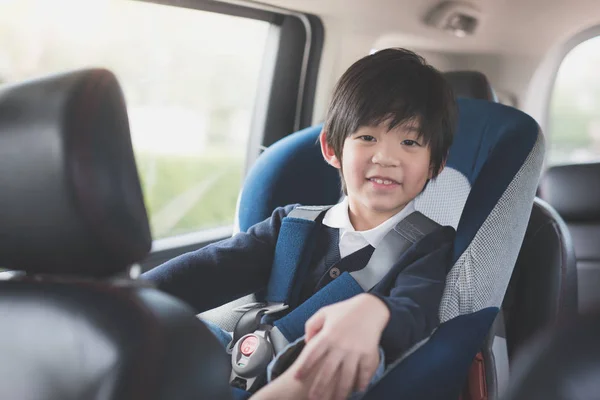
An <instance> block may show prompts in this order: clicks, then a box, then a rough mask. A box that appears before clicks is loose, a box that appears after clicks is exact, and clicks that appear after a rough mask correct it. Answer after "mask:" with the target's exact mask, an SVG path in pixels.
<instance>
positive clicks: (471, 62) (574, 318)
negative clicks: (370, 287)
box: [0, 0, 600, 400]
mask: <svg viewBox="0 0 600 400" xmlns="http://www.w3.org/2000/svg"><path fill="white" fill-rule="evenodd" d="M84 3H85V4H84ZM0 32H1V34H0V188H1V192H2V194H1V195H0V216H1V218H0V222H1V224H0V239H1V240H0V321H1V322H0V324H1V325H2V327H3V329H2V330H1V332H2V333H1V334H0V338H2V339H3V340H1V341H0V343H1V344H0V346H1V347H2V351H1V354H3V357H2V358H1V360H2V361H0V398H2V399H4V398H6V399H19V400H54V399H66V400H70V399H73V400H75V399H111V400H112V399H114V400H117V399H197V398H206V399H241V398H251V397H250V396H251V394H250V393H248V392H246V391H244V390H240V389H237V388H236V389H232V388H231V387H230V385H229V382H228V377H229V376H230V371H231V357H230V356H228V355H223V353H222V352H220V351H219V346H218V343H217V342H216V339H215V338H214V337H213V336H212V335H211V334H210V332H209V331H208V330H207V329H206V328H205V326H204V325H203V324H202V323H201V322H200V321H199V319H203V320H208V321H211V322H213V323H215V324H217V325H218V326H220V327H221V328H223V329H225V330H227V331H234V329H235V327H236V323H237V322H238V320H239V319H240V313H239V310H240V307H241V306H247V305H248V304H251V303H255V302H260V301H262V298H261V294H260V293H243V294H242V295H240V296H239V298H237V299H226V301H225V302H224V303H225V304H223V305H221V306H219V307H217V308H213V309H210V310H197V309H195V308H194V307H192V306H190V305H189V304H187V301H186V299H185V298H175V297H173V296H171V295H170V294H168V293H164V292H162V291H160V290H158V289H156V288H155V287H153V286H152V285H151V284H150V283H149V282H147V281H145V280H143V279H139V276H140V273H142V272H147V271H151V270H152V269H153V268H154V267H156V266H158V265H160V264H162V263H163V262H165V261H168V260H169V259H172V258H173V257H176V256H177V255H180V254H184V253H186V252H189V251H194V250H197V249H200V248H202V247H204V246H209V245H210V244H211V243H214V242H216V241H219V240H222V239H226V238H228V237H231V236H232V235H235V234H236V233H237V232H245V231H247V230H248V229H249V228H250V227H251V226H253V225H254V224H256V223H259V222H261V221H263V220H265V219H266V218H268V217H269V216H270V215H271V213H272V211H273V210H274V209H275V208H276V207H279V206H284V205H287V204H303V205H315V206H316V205H331V204H336V203H337V202H338V201H339V200H340V197H341V189H340V177H339V174H338V172H337V171H336V170H335V169H333V168H331V167H330V166H329V165H328V164H327V163H326V162H325V161H324V160H323V157H322V154H321V150H320V148H319V144H318V137H319V134H320V133H321V130H322V128H323V122H324V120H325V116H326V112H327V106H328V102H329V101H330V97H331V94H332V91H333V88H334V85H335V83H336V81H337V79H338V78H339V77H340V76H341V74H342V73H343V72H344V71H345V70H346V68H348V66H350V65H351V64H352V63H353V62H355V61H356V60H358V59H360V58H361V57H364V56H366V55H368V54H372V53H374V52H376V51H378V50H382V49H386V48H390V47H402V48H407V49H410V50H412V51H415V52H416V53H418V54H419V55H421V56H423V57H424V58H425V60H426V61H427V62H428V63H430V64H431V65H433V66H434V67H435V68H437V69H438V70H440V71H441V72H443V75H444V77H445V79H446V80H447V81H448V82H449V83H450V85H451V87H452V89H453V92H454V95H455V97H456V99H457V104H458V113H459V114H458V116H459V118H458V125H457V132H456V135H455V138H454V142H453V145H452V148H451V150H450V154H449V158H448V162H447V164H446V167H445V168H444V170H443V172H442V174H441V175H440V176H439V177H438V178H436V179H435V180H433V181H432V182H430V184H429V185H428V186H427V188H426V190H425V191H424V192H423V193H422V194H421V195H420V196H419V197H418V198H417V199H416V203H415V204H416V209H417V211H420V212H421V213H423V214H424V215H426V216H427V217H429V218H431V219H433V220H434V221H436V222H437V223H439V224H441V225H450V226H452V227H454V228H455V229H456V240H455V243H454V248H453V258H452V268H451V269H450V271H449V273H448V277H447V280H446V287H445V290H444V294H443V297H442V302H441V304H440V309H439V316H440V326H439V327H438V328H437V329H436V330H435V331H434V332H433V334H432V335H431V336H430V337H429V338H428V339H427V340H425V341H424V342H421V343H419V344H418V345H416V346H415V347H413V348H412V349H411V350H410V351H408V352H406V354H404V355H403V356H402V357H401V358H400V359H398V360H397V361H395V362H394V363H392V364H390V365H388V366H387V369H386V373H385V375H384V377H383V378H382V379H381V380H379V381H378V382H377V383H376V384H375V385H374V386H372V387H370V388H369V390H368V391H367V392H366V393H364V395H363V396H362V397H361V398H363V399H414V398H418V399H421V398H423V399H425V398H427V399H461V400H483V399H525V398H527V399H530V398H544V399H591V398H595V397H596V396H597V394H596V393H597V390H596V384H595V381H596V380H597V374H596V372H595V371H596V367H595V365H596V364H597V363H598V361H599V360H600V357H599V354H598V352H597V350H598V349H599V348H600V346H598V343H599V342H598V340H597V334H596V330H597V329H598V323H599V321H600V314H598V313H597V312H596V311H597V309H598V302H599V301H600V294H598V290H597V288H598V287H599V286H600V250H598V248H599V246H598V245H597V243H599V241H600V206H598V204H600V185H598V182H597V181H596V179H600V78H599V77H598V75H597V74H596V73H595V67H596V65H597V63H598V62H600V56H599V54H600V6H599V5H598V4H596V2H595V1H594V0H577V1H567V0H555V1H552V2H543V1H541V0H527V1H520V2H519V1H516V0H507V1H504V2H493V1H490V0H480V1H473V0H469V1H464V2H463V1H461V2H458V1H441V2H440V1H439V0H426V1H420V2H415V1H409V0H398V1H395V2H390V1H386V0H373V1H369V2H367V1H356V2H343V1H339V0H324V1H319V2H315V1H309V0H301V1H290V0H264V1H261V2H255V1H246V0H242V1H237V0H236V1H231V0H178V1H174V0H152V1H149V0H89V1H88V2H77V1H75V0H52V1H48V2H45V1H41V0H19V1H17V0H6V1H4V2H0ZM232 279H235V277H232ZM220 303H223V302H220Z"/></svg>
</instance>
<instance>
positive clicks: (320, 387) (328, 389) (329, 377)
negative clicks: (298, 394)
mask: <svg viewBox="0 0 600 400" xmlns="http://www.w3.org/2000/svg"><path fill="white" fill-rule="evenodd" d="M341 363H342V357H341V356H340V355H339V353H337V352H331V351H330V352H329V353H327V356H326V357H325V358H323V359H322V361H321V366H320V367H319V373H318V374H317V376H315V379H314V380H313V382H312V385H311V387H310V390H309V392H308V397H309V398H310V399H311V400H313V399H314V400H321V399H330V398H331V396H332V395H333V394H334V393H335V387H336V382H335V379H334V378H335V376H336V373H337V372H338V367H339V366H340V364H341Z"/></svg>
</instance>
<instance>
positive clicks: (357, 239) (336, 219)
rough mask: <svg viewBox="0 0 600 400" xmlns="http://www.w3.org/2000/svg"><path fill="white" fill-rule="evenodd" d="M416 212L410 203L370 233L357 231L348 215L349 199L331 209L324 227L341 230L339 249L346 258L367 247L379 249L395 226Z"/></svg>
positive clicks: (412, 202)
mask: <svg viewBox="0 0 600 400" xmlns="http://www.w3.org/2000/svg"><path fill="white" fill-rule="evenodd" d="M414 211H415V205H414V201H411V202H410V203H408V204H407V205H406V206H405V207H404V208H403V209H402V211H400V212H398V214H396V215H394V216H393V217H390V218H389V219H388V220H387V221H385V222H382V223H381V224H379V225H378V226H376V227H375V228H373V229H369V230H368V231H357V230H355V229H354V226H352V223H351V222H350V216H349V214H348V197H344V199H343V200H342V201H341V202H340V203H338V204H336V205H335V206H333V207H331V208H330V209H329V210H327V212H326V213H325V217H323V225H326V226H328V227H330V228H337V229H339V232H340V233H339V235H340V236H339V248H340V257H341V258H344V257H346V256H348V255H350V254H352V253H354V252H355V251H358V250H360V249H362V248H363V247H365V246H367V245H371V246H373V247H374V248H377V245H379V243H380V242H381V240H383V238H384V236H385V235H387V233H388V232H389V231H390V230H392V228H393V227H394V226H396V224H397V223H398V222H400V221H402V220H403V219H404V218H406V217H407V216H409V215H410V214H412V213H413V212H414Z"/></svg>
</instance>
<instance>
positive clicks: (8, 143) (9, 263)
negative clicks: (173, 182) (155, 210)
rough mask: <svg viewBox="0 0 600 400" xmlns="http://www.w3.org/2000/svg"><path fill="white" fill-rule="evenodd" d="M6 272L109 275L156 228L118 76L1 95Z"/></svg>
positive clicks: (1, 260)
mask: <svg viewBox="0 0 600 400" xmlns="http://www.w3.org/2000/svg"><path fill="white" fill-rule="evenodd" d="M0 188H2V195H1V196H0V267H2V268H10V269H14V270H22V271H27V272H33V273H54V274H75V275H87V276H96V277H98V276H108V275H111V274H114V273H117V272H120V271H123V270H124V269H126V268H127V267H128V266H129V265H130V264H131V263H134V262H136V261H139V260H141V259H142V258H143V257H144V256H145V255H146V254H147V252H148V251H149V249H150V246H151V235H150V228H149V226H148V219H147V215H146V209H145V206H144V201H143V196H142V191H141V187H140V182H139V179H138V174H137V169H136V165H135V161H134V157H133V149H132V145H131V138H130V135H129V122H128V119H127V111H126V108H125V102H124V99H123V94H122V92H121V89H120V87H119V84H118V82H117V80H116V78H115V76H114V75H113V74H112V73H111V72H109V71H106V70H102V69H92V70H85V71H77V72H71V73H66V74H61V75H54V76H50V77H46V78H42V79H38V80H32V81H28V82H25V83H21V84H17V85H11V86H5V87H3V88H0Z"/></svg>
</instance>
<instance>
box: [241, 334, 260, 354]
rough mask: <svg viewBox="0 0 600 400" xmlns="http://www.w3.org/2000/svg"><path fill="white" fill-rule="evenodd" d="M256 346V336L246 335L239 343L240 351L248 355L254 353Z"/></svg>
mask: <svg viewBox="0 0 600 400" xmlns="http://www.w3.org/2000/svg"><path fill="white" fill-rule="evenodd" d="M256 347H258V338H257V337H256V336H248V337H247V338H246V339H244V340H243V341H242V344H240V351H241V352H242V354H243V355H245V356H246V357H249V356H250V355H252V353H254V351H255V350H256Z"/></svg>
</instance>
